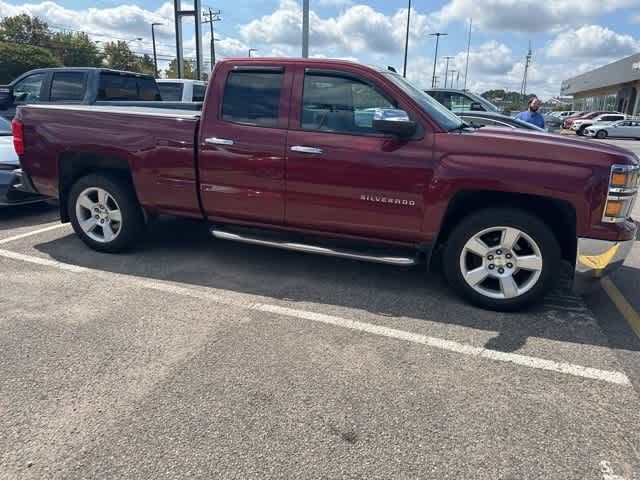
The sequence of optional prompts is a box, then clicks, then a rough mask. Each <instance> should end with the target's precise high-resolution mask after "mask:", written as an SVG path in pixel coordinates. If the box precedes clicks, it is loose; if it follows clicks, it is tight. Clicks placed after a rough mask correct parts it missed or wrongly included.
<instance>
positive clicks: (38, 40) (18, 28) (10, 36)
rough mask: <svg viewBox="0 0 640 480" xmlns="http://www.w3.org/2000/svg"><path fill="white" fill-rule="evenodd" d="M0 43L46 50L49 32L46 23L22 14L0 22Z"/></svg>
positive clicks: (49, 42) (49, 38) (49, 41)
mask: <svg viewBox="0 0 640 480" xmlns="http://www.w3.org/2000/svg"><path fill="white" fill-rule="evenodd" d="M0 41H2V42H12V43H17V44H22V45H32V46H38V47H45V48H46V47H49V46H50V44H51V31H50V30H49V25H47V23H46V22H43V21H42V20H40V19H39V18H38V17H31V16H29V15H27V14H26V13H23V14H21V15H16V16H15V17H5V18H3V19H2V20H0Z"/></svg>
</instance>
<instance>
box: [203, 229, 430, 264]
mask: <svg viewBox="0 0 640 480" xmlns="http://www.w3.org/2000/svg"><path fill="white" fill-rule="evenodd" d="M211 235H213V236H214V237H215V238H218V239H220V240H231V241H234V242H241V243H250V244H252V245H262V246H266V247H275V248H281V249H284V250H294V251H296V252H306V253H316V254H319V255H328V256H331V257H340V258H350V259H352V260H362V261H364V262H374V263H385V264H389V265H402V266H411V265H415V264H417V263H418V260H417V257H416V258H411V257H396V256H384V255H366V254H362V253H357V252H353V251H348V250H337V249H334V248H326V247H320V246H317V245H309V244H306V243H297V242H287V241H285V240H282V241H280V240H266V239H261V238H258V237H257V236H255V237H254V236H248V235H246V234H238V233H231V232H227V231H225V230H220V229H216V228H212V229H211Z"/></svg>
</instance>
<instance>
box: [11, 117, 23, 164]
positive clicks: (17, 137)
mask: <svg viewBox="0 0 640 480" xmlns="http://www.w3.org/2000/svg"><path fill="white" fill-rule="evenodd" d="M11 133H12V134H13V148H14V149H15V151H16V153H17V154H18V155H22V154H23V153H24V130H23V129H22V124H21V123H20V122H19V121H17V120H14V121H12V122H11Z"/></svg>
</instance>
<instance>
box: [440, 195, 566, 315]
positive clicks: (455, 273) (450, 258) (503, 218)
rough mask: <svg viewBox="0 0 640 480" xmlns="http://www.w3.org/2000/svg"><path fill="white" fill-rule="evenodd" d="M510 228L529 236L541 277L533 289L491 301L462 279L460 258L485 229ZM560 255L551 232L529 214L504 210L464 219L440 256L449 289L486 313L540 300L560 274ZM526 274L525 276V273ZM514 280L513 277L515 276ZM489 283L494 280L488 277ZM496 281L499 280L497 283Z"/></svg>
mask: <svg viewBox="0 0 640 480" xmlns="http://www.w3.org/2000/svg"><path fill="white" fill-rule="evenodd" d="M492 227H513V228H517V229H518V230H520V231H521V232H524V233H525V234H526V235H528V236H529V237H530V238H531V239H532V240H533V241H534V242H535V243H536V244H537V246H538V248H539V250H540V254H541V257H542V269H541V272H540V276H539V277H538V279H537V281H536V282H535V283H534V284H533V285H532V287H531V288H530V289H529V290H528V291H526V292H525V293H523V294H522V295H519V296H516V297H513V298H500V299H498V298H492V297H490V296H487V295H484V294H481V293H479V292H478V291H476V290H474V288H472V287H471V286H470V285H469V284H468V283H467V281H466V280H465V279H464V276H463V272H462V267H461V256H462V253H463V249H464V248H465V245H466V244H467V242H468V241H469V240H470V239H471V238H472V237H474V236H475V235H477V234H478V233H480V232H482V231H483V230H485V229H490V228H492ZM560 264H561V254H560V247H559V246H558V241H557V239H556V237H555V235H554V234H553V232H552V231H551V229H550V228H549V227H548V226H547V225H546V224H545V223H544V222H543V221H542V220H540V219H539V218H538V217H536V216H534V215H531V214H530V213H528V212H526V211H523V210H518V209H507V208H491V209H486V210H480V211H478V212H476V213H472V214H470V215H469V216H467V217H466V218H464V219H463V220H462V221H461V222H460V223H459V224H458V225H457V226H456V227H455V228H454V229H453V231H452V232H451V234H450V235H449V237H448V239H447V241H446V245H445V249H444V254H443V270H444V274H445V277H446V278H447V280H448V282H449V284H450V285H451V287H452V288H453V289H454V290H455V291H456V292H457V293H458V294H459V295H460V296H461V297H463V298H465V299H466V300H468V301H470V302H471V303H473V304H475V305H477V306H479V307H482V308H485V309H489V310H497V311H514V310H520V309H523V308H524V307H526V306H528V305H530V304H532V303H535V302H536V301H539V300H540V299H541V298H542V297H543V296H544V295H545V294H546V293H547V292H548V291H549V290H550V289H552V288H553V287H554V285H555V281H556V280H557V278H558V276H559V273H560ZM524 274H525V275H528V273H527V272H526V271H525V272H524ZM514 278H515V274H514ZM487 279H488V281H490V282H491V281H494V280H492V279H491V278H490V277H487ZM498 282H499V281H498Z"/></svg>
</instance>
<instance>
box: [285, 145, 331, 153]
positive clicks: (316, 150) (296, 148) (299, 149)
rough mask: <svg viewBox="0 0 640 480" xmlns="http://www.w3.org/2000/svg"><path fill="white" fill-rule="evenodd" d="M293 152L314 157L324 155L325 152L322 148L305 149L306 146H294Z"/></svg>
mask: <svg viewBox="0 0 640 480" xmlns="http://www.w3.org/2000/svg"><path fill="white" fill-rule="evenodd" d="M291 151H292V152H299V153H310V154H312V155H322V154H323V153H324V152H323V151H322V149H321V148H316V147H305V146H304V145H294V146H293V147H291Z"/></svg>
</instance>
